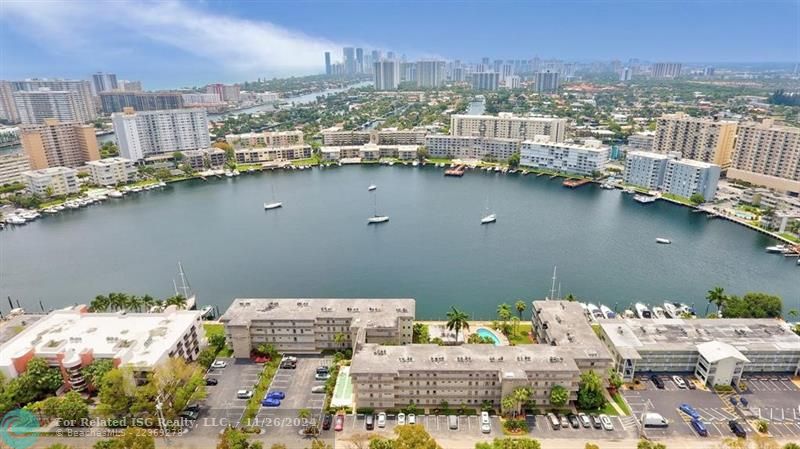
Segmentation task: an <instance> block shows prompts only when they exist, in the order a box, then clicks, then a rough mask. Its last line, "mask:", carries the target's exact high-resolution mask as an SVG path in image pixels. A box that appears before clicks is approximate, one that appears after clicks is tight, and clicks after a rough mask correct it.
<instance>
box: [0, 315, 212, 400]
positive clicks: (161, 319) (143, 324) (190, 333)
mask: <svg viewBox="0 0 800 449" xmlns="http://www.w3.org/2000/svg"><path fill="white" fill-rule="evenodd" d="M203 340H204V333H203V326H202V322H201V312H200V311H184V310H174V309H173V308H172V307H170V308H167V310H166V311H164V312H162V313H125V312H118V313H89V311H88V308H87V307H86V306H75V307H70V308H67V309H64V310H57V311H54V312H51V313H50V314H48V315H47V316H46V317H44V318H42V319H40V320H38V321H36V322H35V323H33V324H31V325H30V326H28V327H26V328H25V329H23V330H22V331H21V332H19V333H18V334H17V335H15V336H14V337H13V338H11V339H10V340H8V341H6V342H4V343H2V344H0V373H2V375H3V376H4V377H5V378H6V379H13V378H15V377H17V376H19V375H20V374H21V373H23V372H25V369H26V366H27V364H28V362H29V361H30V360H31V359H32V358H34V357H39V358H43V359H45V360H46V361H47V362H48V363H49V364H50V365H51V366H54V367H58V368H59V370H60V371H61V374H62V376H63V377H64V384H65V386H66V387H68V388H71V389H73V390H76V391H84V390H86V388H87V383H86V379H85V378H84V374H83V371H82V369H83V368H85V367H86V366H88V365H89V364H91V363H92V362H93V361H95V360H101V359H105V360H111V361H113V362H114V366H123V367H130V368H132V369H133V370H134V373H146V372H148V371H152V370H153V368H155V367H157V366H158V365H159V364H161V363H163V362H164V361H166V360H167V359H168V358H169V357H182V358H184V359H186V360H189V361H192V360H195V359H196V358H197V356H198V355H199V353H200V347H201V345H202V344H203Z"/></svg>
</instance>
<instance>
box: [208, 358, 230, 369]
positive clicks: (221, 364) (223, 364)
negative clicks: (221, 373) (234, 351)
mask: <svg viewBox="0 0 800 449" xmlns="http://www.w3.org/2000/svg"><path fill="white" fill-rule="evenodd" d="M226 366H228V364H227V363H226V362H224V361H222V360H214V363H212V364H211V367H212V368H225V367H226Z"/></svg>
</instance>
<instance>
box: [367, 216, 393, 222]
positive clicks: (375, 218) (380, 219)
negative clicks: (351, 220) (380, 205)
mask: <svg viewBox="0 0 800 449" xmlns="http://www.w3.org/2000/svg"><path fill="white" fill-rule="evenodd" d="M387 221H389V217H387V216H386V215H375V216H373V217H369V218H368V219H367V224H378V223H386V222H387Z"/></svg>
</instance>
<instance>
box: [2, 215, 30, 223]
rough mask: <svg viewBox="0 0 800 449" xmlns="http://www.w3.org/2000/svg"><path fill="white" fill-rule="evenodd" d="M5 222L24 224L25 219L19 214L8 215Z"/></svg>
mask: <svg viewBox="0 0 800 449" xmlns="http://www.w3.org/2000/svg"><path fill="white" fill-rule="evenodd" d="M6 223H10V224H13V225H24V224H25V223H27V221H26V220H25V219H24V218H22V217H20V216H19V215H9V216H8V217H6Z"/></svg>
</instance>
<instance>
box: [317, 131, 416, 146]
mask: <svg viewBox="0 0 800 449" xmlns="http://www.w3.org/2000/svg"><path fill="white" fill-rule="evenodd" d="M321 134H322V145H324V146H352V145H364V144H367V143H370V142H371V143H375V144H378V145H422V144H424V143H425V135H426V134H427V131H425V130H424V129H397V128H385V129H381V130H375V131H342V130H341V129H339V128H335V127H334V128H329V129H326V130H323V131H322V133H321Z"/></svg>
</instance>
